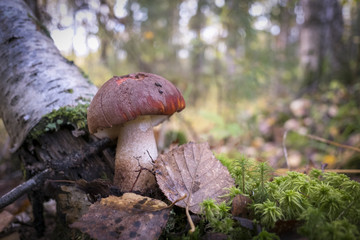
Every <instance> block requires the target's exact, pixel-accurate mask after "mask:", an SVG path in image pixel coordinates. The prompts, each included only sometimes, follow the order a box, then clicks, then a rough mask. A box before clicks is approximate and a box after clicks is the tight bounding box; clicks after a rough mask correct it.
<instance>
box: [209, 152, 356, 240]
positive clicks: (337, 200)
mask: <svg viewBox="0 0 360 240" xmlns="http://www.w3.org/2000/svg"><path fill="white" fill-rule="evenodd" d="M217 157H218V158H219V160H220V161H221V162H222V163H223V164H224V165H225V166H226V167H227V168H228V169H229V172H230V174H231V175H232V176H233V178H234V179H235V182H236V186H234V187H232V188H230V189H229V194H228V196H229V197H230V198H231V199H232V198H233V197H235V196H236V195H237V194H246V195H248V196H250V197H251V198H252V199H253V202H254V203H253V205H252V208H251V209H253V211H254V214H255V218H256V219H257V221H258V222H259V223H260V224H261V225H262V226H263V227H265V229H273V228H274V227H275V223H276V222H277V221H278V220H283V221H287V220H298V221H300V222H301V224H302V225H301V227H299V229H298V231H299V233H300V234H302V235H303V236H305V237H308V238H309V239H328V238H329V239H356V238H357V237H358V236H359V231H360V227H359V226H360V201H359V200H358V199H359V197H360V183H358V182H355V181H352V180H351V179H350V178H349V177H348V176H346V175H344V174H337V173H332V172H326V173H323V172H322V171H320V170H317V169H314V170H312V171H310V173H309V174H308V175H306V174H303V173H299V172H288V173H287V174H286V175H285V176H279V177H275V178H273V179H272V181H269V177H270V173H271V168H270V167H268V166H267V164H266V163H259V162H256V161H253V160H251V159H246V158H245V157H241V158H239V159H230V158H227V157H226V156H225V155H219V156H217ZM210 203H211V202H208V203H207V204H208V205H207V206H208V209H212V210H211V211H212V214H213V215H211V214H210V213H206V211H205V208H204V212H205V213H204V214H205V216H209V217H210V218H207V217H206V219H207V220H210V219H212V221H213V222H214V223H213V225H212V226H217V224H218V223H215V222H216V221H220V219H222V218H219V217H218V215H220V214H219V210H218V209H219V207H218V206H217V205H216V204H215V205H210ZM230 203H231V201H230V202H229V203H228V204H230ZM204 206H205V205H204ZM222 217H224V215H222ZM214 220H216V221H214ZM213 229H215V228H213ZM219 229H220V227H219V226H217V228H216V230H219ZM234 231H237V230H236V228H235V227H234V226H233V229H232V230H231V231H230V232H234ZM331 236H336V238H335V237H331ZM257 237H258V238H256V239H262V238H261V237H262V236H260V235H258V236H257ZM265 237H266V236H265ZM273 237H274V236H273ZM265 239H267V238H265ZM269 239H271V238H269Z"/></svg>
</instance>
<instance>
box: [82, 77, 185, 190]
mask: <svg viewBox="0 0 360 240" xmlns="http://www.w3.org/2000/svg"><path fill="white" fill-rule="evenodd" d="M184 108H185V101H184V98H183V96H182V95H181V93H180V91H179V90H178V89H177V88H176V87H175V86H174V85H173V84H172V83H171V82H169V81H168V80H166V79H164V78H162V77H160V76H158V75H155V74H151V73H143V72H140V73H134V74H129V75H125V76H120V77H117V76H114V77H113V78H111V79H110V80H108V81H107V82H106V83H105V84H104V85H103V86H102V87H101V88H100V89H99V91H98V92H97V93H96V95H95V96H94V98H93V100H92V102H91V103H90V106H89V108H88V115H87V121H88V127H89V131H90V133H92V134H95V136H97V137H99V138H103V137H108V138H112V139H115V138H117V139H118V140H117V147H116V156H115V173H114V184H115V185H116V186H118V187H120V189H121V190H122V191H140V192H141V193H145V192H146V191H147V190H149V189H151V188H152V187H153V186H154V185H155V183H156V181H155V177H154V175H153V173H152V172H151V170H152V169H153V160H155V159H156V158H157V156H158V151H157V146H156V141H155V137H154V132H153V126H156V125H157V124H159V123H161V122H162V121H164V120H165V119H167V118H168V117H169V116H171V115H172V114H173V113H175V112H180V111H181V110H183V109H184Z"/></svg>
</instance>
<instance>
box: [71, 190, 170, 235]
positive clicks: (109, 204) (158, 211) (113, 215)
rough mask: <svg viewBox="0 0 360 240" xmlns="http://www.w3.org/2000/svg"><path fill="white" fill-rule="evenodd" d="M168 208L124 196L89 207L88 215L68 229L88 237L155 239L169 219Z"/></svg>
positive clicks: (134, 195)
mask: <svg viewBox="0 0 360 240" xmlns="http://www.w3.org/2000/svg"><path fill="white" fill-rule="evenodd" d="M169 213H170V208H168V207H167V205H166V204H165V203H164V202H162V201H160V200H157V199H152V198H148V197H144V196H140V195H137V194H134V193H125V194H124V195H123V196H121V197H115V196H110V197H108V198H103V199H101V201H100V202H96V203H95V204H93V205H91V206H90V208H89V211H88V212H87V213H86V214H85V215H83V216H82V217H81V218H80V219H79V220H78V221H77V222H75V223H73V224H72V225H71V227H72V228H77V229H79V230H81V231H82V232H84V233H87V234H88V235H90V237H92V238H95V239H98V240H101V239H104V240H105V239H106V240H112V239H157V238H159V236H160V234H161V232H162V229H163V227H165V224H166V222H167V220H168V218H169Z"/></svg>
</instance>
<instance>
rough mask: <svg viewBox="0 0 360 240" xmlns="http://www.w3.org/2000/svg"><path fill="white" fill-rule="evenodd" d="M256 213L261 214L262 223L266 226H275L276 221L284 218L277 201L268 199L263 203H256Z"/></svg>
mask: <svg viewBox="0 0 360 240" xmlns="http://www.w3.org/2000/svg"><path fill="white" fill-rule="evenodd" d="M254 208H255V213H256V214H257V215H258V216H260V223H261V225H263V226H264V227H266V228H270V229H271V228H273V227H274V226H275V223H276V222H277V221H278V220H280V219H282V218H283V213H282V210H281V208H280V207H278V206H277V204H276V203H275V202H272V201H270V200H269V199H267V200H266V201H265V202H263V203H256V204H254Z"/></svg>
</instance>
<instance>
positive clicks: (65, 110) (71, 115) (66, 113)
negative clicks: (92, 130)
mask: <svg viewBox="0 0 360 240" xmlns="http://www.w3.org/2000/svg"><path fill="white" fill-rule="evenodd" d="M89 101H90V100H89ZM88 106H89V104H79V105H77V106H75V107H71V106H65V107H61V108H59V109H58V110H53V111H52V112H51V113H49V114H47V115H45V116H43V118H42V119H41V120H40V122H39V123H38V124H37V125H36V126H35V127H34V128H33V129H32V130H31V131H30V133H29V134H28V137H27V140H33V139H37V138H39V137H40V136H41V135H43V134H44V133H46V132H50V131H57V130H59V129H60V127H61V126H64V125H70V126H73V127H74V129H77V130H86V126H87V120H86V116H87V108H88Z"/></svg>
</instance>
